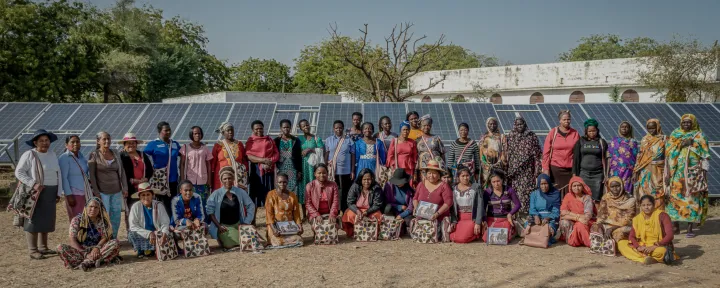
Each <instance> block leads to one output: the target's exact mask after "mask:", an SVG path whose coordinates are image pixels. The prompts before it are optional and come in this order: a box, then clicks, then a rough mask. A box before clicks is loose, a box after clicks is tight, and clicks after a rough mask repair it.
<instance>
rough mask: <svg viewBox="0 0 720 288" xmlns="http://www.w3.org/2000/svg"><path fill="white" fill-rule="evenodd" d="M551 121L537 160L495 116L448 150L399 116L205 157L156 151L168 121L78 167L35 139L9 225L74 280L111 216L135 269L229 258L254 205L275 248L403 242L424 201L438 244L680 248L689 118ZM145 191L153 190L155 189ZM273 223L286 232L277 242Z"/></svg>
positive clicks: (428, 128) (686, 218)
mask: <svg viewBox="0 0 720 288" xmlns="http://www.w3.org/2000/svg"><path fill="white" fill-rule="evenodd" d="M558 119H559V125H558V126H557V127H555V128H553V129H551V130H550V132H549V134H548V136H547V137H546V139H545V143H544V146H543V147H544V149H541V146H540V143H539V141H538V137H537V135H536V134H535V133H534V132H533V131H530V130H529V129H528V126H527V123H526V122H525V119H523V118H522V117H517V118H516V119H515V122H514V126H513V127H512V131H511V132H509V133H507V134H505V133H502V132H501V131H500V128H499V127H500V125H499V122H498V120H497V119H495V118H489V119H487V121H486V127H485V128H486V131H485V132H484V133H483V134H482V135H481V137H480V139H479V140H472V139H470V137H469V135H470V126H469V125H467V124H466V123H461V124H460V125H459V126H458V131H459V136H460V137H459V138H458V139H456V140H454V141H453V142H451V143H450V145H449V147H446V146H445V145H444V144H443V140H442V139H440V137H439V136H438V135H435V134H433V133H432V127H433V119H432V118H431V117H430V116H429V115H425V116H422V117H420V115H419V114H418V113H416V112H410V113H408V114H407V117H406V121H403V122H402V123H401V124H400V129H399V132H400V133H397V134H396V133H394V132H392V123H391V120H390V118H389V117H386V116H385V117H382V118H380V121H379V123H378V129H379V131H378V132H377V133H376V132H375V126H374V125H373V124H372V123H370V122H364V123H363V122H362V114H361V113H354V114H353V124H352V127H350V129H347V130H346V129H345V127H344V123H343V122H342V121H339V120H338V121H335V123H334V124H333V132H334V133H333V134H334V135H332V136H330V137H328V138H326V139H324V140H323V139H321V138H319V137H318V136H316V135H314V134H312V133H311V129H310V127H311V126H310V123H309V122H308V121H307V120H301V121H300V122H299V123H298V126H299V128H300V130H301V131H302V132H303V133H302V135H298V136H294V135H292V133H291V131H292V130H293V129H292V127H291V122H290V121H289V120H282V121H280V131H281V134H280V136H278V137H276V138H275V139H272V138H270V137H269V136H266V135H265V133H264V124H263V123H262V122H260V121H255V122H253V123H252V125H251V127H250V128H251V129H252V136H250V138H248V139H247V140H246V141H245V143H244V144H243V143H242V142H241V141H239V140H237V139H235V137H234V136H235V127H234V126H233V125H232V124H231V123H227V122H225V123H222V125H220V127H219V128H218V129H217V130H216V132H217V133H220V134H222V137H221V140H219V141H218V142H217V143H215V145H214V146H213V148H212V150H211V151H210V150H208V148H206V144H205V143H203V142H202V140H203V137H204V134H203V130H202V128H201V127H198V126H194V127H192V128H191V129H190V133H189V135H188V137H189V140H190V141H189V143H188V144H184V145H181V144H179V143H178V142H177V141H175V140H173V139H171V137H170V136H171V135H172V133H171V127H170V124H169V123H166V122H160V123H159V124H158V125H157V131H158V138H157V139H156V140H153V141H150V142H147V143H144V144H145V145H146V146H145V148H144V150H143V151H139V150H138V144H143V141H141V140H140V139H137V138H136V137H135V135H134V134H132V133H127V134H126V135H124V137H123V138H122V139H121V140H120V141H117V143H118V144H120V145H122V151H120V152H117V151H115V150H114V149H112V148H111V144H112V140H111V135H109V134H108V133H106V132H99V133H98V134H97V138H96V142H97V144H96V149H95V150H94V151H93V152H91V153H90V155H88V157H87V158H86V156H85V155H83V154H82V153H80V138H79V137H78V136H70V137H68V138H67V139H65V143H66V148H67V151H66V152H64V153H63V154H61V155H60V157H56V155H54V153H53V152H52V151H50V150H49V147H50V143H51V142H53V141H56V140H57V136H55V135H54V134H53V133H50V132H47V131H45V130H38V131H36V133H35V135H34V136H33V138H32V140H31V141H28V142H27V144H28V145H30V146H31V147H32V148H33V149H32V150H29V151H28V152H26V153H24V154H23V155H22V157H21V158H20V160H19V162H18V166H17V169H16V171H15V174H16V176H17V178H18V179H19V180H20V182H21V183H22V184H23V185H25V186H27V187H29V188H31V189H34V191H38V192H39V194H38V197H37V199H36V202H35V203H33V205H34V209H33V210H32V211H33V213H32V215H30V216H29V218H30V219H28V220H31V221H25V222H24V223H23V224H22V225H23V226H24V229H25V231H26V235H27V242H28V248H29V250H30V256H31V257H32V258H33V259H43V258H45V257H46V255H48V254H56V253H60V254H61V259H63V261H64V263H65V265H66V266H68V267H74V268H83V269H88V268H91V267H99V266H100V265H102V264H103V263H110V262H116V261H119V260H120V259H121V258H120V257H119V256H118V252H117V250H118V248H117V247H118V245H117V240H116V239H117V232H118V230H119V229H118V228H119V225H120V217H121V211H123V210H124V211H126V213H125V215H126V216H125V217H126V223H128V226H126V230H127V231H129V232H128V239H129V240H130V242H132V244H133V247H134V249H135V251H136V252H137V255H138V257H147V256H151V255H153V254H154V253H155V252H154V250H155V248H156V247H157V241H160V243H161V244H162V243H166V242H167V241H168V239H169V238H172V237H177V236H174V235H176V234H173V233H172V232H171V231H176V230H182V229H189V230H190V231H196V230H197V231H205V230H204V229H207V232H208V233H209V234H210V235H211V236H212V237H213V238H215V239H217V240H218V242H219V243H220V245H221V246H222V247H223V248H225V249H232V248H233V247H235V246H238V245H240V243H239V242H240V240H239V239H238V233H237V231H239V230H242V231H244V230H245V229H248V226H250V227H253V225H254V223H255V210H256V207H262V206H265V212H266V225H267V226H268V227H267V228H268V229H267V231H268V232H267V235H266V236H267V238H268V240H269V242H270V244H271V246H272V247H279V248H284V247H297V246H302V238H301V237H300V236H299V235H301V234H302V232H303V230H302V223H303V222H304V221H305V220H306V219H307V220H308V221H310V222H311V223H318V222H319V221H329V222H330V223H332V224H337V226H338V227H342V229H343V230H345V232H346V234H347V235H348V236H352V235H353V234H354V229H353V227H354V226H355V225H359V224H361V223H363V221H364V220H365V219H375V220H376V221H378V222H382V221H383V218H384V217H387V218H395V219H396V220H402V222H403V223H405V226H406V230H407V232H409V233H410V234H412V230H413V229H412V227H413V226H414V225H415V224H417V219H416V216H418V215H417V214H418V212H419V211H416V210H418V209H417V207H419V205H424V204H427V203H431V204H434V205H436V209H435V210H433V211H431V212H432V213H431V214H430V215H429V216H428V215H426V216H425V218H428V219H426V220H430V221H436V223H437V224H438V225H437V227H438V228H437V231H436V233H437V236H438V238H439V239H441V241H453V242H457V243H467V242H471V241H474V240H477V239H481V238H482V239H483V241H487V238H486V237H487V236H488V235H487V233H486V231H487V229H488V228H489V227H494V228H505V229H507V231H508V232H509V233H508V240H512V238H513V237H514V236H515V235H516V234H520V233H521V231H522V230H524V229H526V227H528V226H533V225H547V227H549V229H550V234H551V237H549V240H548V241H549V244H552V243H554V242H556V241H566V242H567V243H568V244H569V245H571V246H588V247H590V246H592V245H595V244H593V243H592V241H591V237H590V235H591V234H597V235H600V236H598V237H599V238H598V239H602V240H604V241H614V242H613V243H615V245H617V247H618V248H617V250H619V251H620V253H622V254H623V255H625V256H627V257H628V258H630V259H632V260H637V261H641V262H646V263H649V262H652V261H653V260H662V257H660V258H658V257H659V256H658V255H660V254H661V253H660V252H663V253H664V251H666V250H663V249H665V248H664V247H666V246H667V245H668V244H669V243H672V241H671V240H672V236H673V234H674V233H671V232H675V233H679V231H678V230H679V226H678V224H679V222H687V223H689V226H688V230H687V234H686V236H687V237H688V238H692V237H694V232H693V228H694V226H693V224H702V223H703V222H704V220H705V218H706V217H707V206H708V192H707V176H706V175H707V174H706V172H707V169H708V166H709V165H708V161H709V158H710V156H709V153H708V143H707V138H706V137H705V135H704V134H703V133H702V130H700V127H699V125H698V123H697V119H696V118H695V116H694V115H690V114H687V115H683V116H682V118H681V122H680V127H679V128H677V129H675V130H674V131H673V132H672V133H671V134H670V135H667V136H666V135H664V134H663V132H662V129H661V126H660V122H659V121H658V120H657V119H650V120H648V122H647V126H646V128H647V131H648V134H647V135H646V136H645V137H643V139H642V141H640V142H638V141H636V140H635V139H634V134H633V127H632V125H631V124H630V123H629V122H626V121H624V122H622V123H621V124H620V127H619V128H618V133H617V134H618V136H615V137H613V138H612V139H611V141H609V144H608V142H607V141H605V140H604V139H602V138H601V136H600V124H599V123H598V122H597V121H596V120H594V119H587V120H586V121H585V122H584V123H583V124H584V125H583V126H584V134H583V135H580V134H579V133H578V131H577V130H575V129H574V128H572V127H571V125H570V123H571V114H570V112H569V111H561V112H560V113H559V115H558ZM160 181H165V186H164V187H166V188H167V189H165V190H164V191H163V189H157V187H158V186H157V185H158V183H159V182H160ZM151 183H154V184H151ZM160 187H163V186H162V185H161V186H160ZM61 197H64V198H65V200H66V201H65V202H66V205H65V206H66V207H67V213H68V217H69V219H70V221H71V222H70V235H69V236H70V237H69V239H70V241H69V244H68V245H60V246H58V250H59V251H53V250H52V249H49V248H48V244H47V233H49V232H53V231H54V229H55V203H56V201H59V200H60V199H61ZM423 202H427V203H423ZM646 202H647V203H650V204H652V205H650V204H647V203H646ZM11 204H12V203H11ZM15 204H16V207H17V206H18V205H19V204H23V203H15ZM424 212H427V211H424ZM523 219H524V220H525V221H524V222H525V223H524V224H523V223H521V222H523ZM281 222H282V223H285V222H293V223H295V224H296V225H297V226H299V231H295V232H296V233H291V234H289V235H288V233H285V232H286V231H285V229H286V228H285V226H282V227H283V228H280V227H281V226H280V225H279V223H281ZM671 222H673V223H674V226H673V224H669V223H671ZM282 225H286V224H282ZM313 227H315V225H313ZM669 227H673V228H669ZM661 228H662V229H661ZM659 229H660V230H659ZM670 229H673V230H674V231H670ZM252 233H256V232H252ZM593 239H594V238H593ZM38 242H39V245H38ZM508 242H509V241H508ZM648 259H650V260H648Z"/></svg>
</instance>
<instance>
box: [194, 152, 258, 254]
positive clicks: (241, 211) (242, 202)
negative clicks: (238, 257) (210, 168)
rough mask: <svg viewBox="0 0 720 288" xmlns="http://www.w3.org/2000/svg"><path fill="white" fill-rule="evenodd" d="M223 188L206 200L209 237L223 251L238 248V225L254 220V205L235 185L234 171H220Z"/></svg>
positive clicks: (246, 194) (226, 168) (224, 168)
mask: <svg viewBox="0 0 720 288" xmlns="http://www.w3.org/2000/svg"><path fill="white" fill-rule="evenodd" d="M218 174H219V176H220V181H221V182H222V185H223V187H221V188H220V189H217V190H215V191H214V192H213V193H212V194H211V195H210V197H209V198H208V200H207V209H206V210H207V214H208V215H209V217H210V225H209V226H210V227H209V229H208V230H209V232H210V235H211V236H212V237H213V238H215V239H216V240H217V241H218V244H220V247H222V248H223V249H224V251H226V252H227V251H230V249H232V248H234V247H236V246H240V232H239V231H238V228H239V226H240V224H243V225H249V224H250V223H252V221H253V219H254V218H255V203H253V201H252V200H251V199H250V196H249V195H248V193H247V192H245V190H243V189H242V188H238V187H236V186H234V185H235V170H233V169H232V167H230V166H227V167H223V168H222V169H220V173H218Z"/></svg>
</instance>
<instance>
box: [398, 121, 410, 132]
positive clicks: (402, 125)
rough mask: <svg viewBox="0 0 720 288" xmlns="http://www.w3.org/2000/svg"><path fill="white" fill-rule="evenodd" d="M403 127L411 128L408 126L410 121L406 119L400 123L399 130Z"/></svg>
mask: <svg viewBox="0 0 720 288" xmlns="http://www.w3.org/2000/svg"><path fill="white" fill-rule="evenodd" d="M403 127H408V130H412V127H411V126H410V122H409V121H407V120H405V121H403V122H401V123H400V130H402V128H403Z"/></svg>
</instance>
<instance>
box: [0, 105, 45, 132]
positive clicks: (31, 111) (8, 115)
mask: <svg viewBox="0 0 720 288" xmlns="http://www.w3.org/2000/svg"><path fill="white" fill-rule="evenodd" d="M47 106H48V104H47V103H8V104H7V105H6V106H5V108H4V109H3V110H2V111H1V112H0V139H14V138H15V137H17V136H18V134H20V132H22V131H23V130H25V127H27V126H28V125H29V124H30V122H31V121H33V119H35V117H37V116H38V115H39V114H40V112H42V110H43V109H45V107H47Z"/></svg>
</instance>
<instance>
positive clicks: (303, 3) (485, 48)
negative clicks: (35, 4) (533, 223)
mask: <svg viewBox="0 0 720 288" xmlns="http://www.w3.org/2000/svg"><path fill="white" fill-rule="evenodd" d="M85 2H89V3H92V4H94V5H96V6H98V7H100V8H108V7H110V6H112V5H113V4H114V3H115V0H86V1H85ZM145 3H147V4H150V5H152V6H154V7H155V8H159V9H162V10H163V11H164V14H163V15H164V16H165V17H166V18H170V17H173V16H176V15H179V16H181V17H183V18H184V19H187V20H190V21H192V22H195V23H197V24H201V25H203V26H204V28H205V30H206V36H207V37H208V38H209V40H210V43H209V44H208V50H209V51H210V53H212V54H214V55H216V57H218V58H219V59H221V60H227V61H228V62H229V63H239V62H241V61H243V60H245V59H247V58H250V57H253V58H261V59H275V60H278V61H280V62H283V63H285V64H288V65H289V66H291V67H292V66H293V59H295V58H297V57H298V56H299V54H300V50H302V48H303V47H305V46H307V45H312V44H315V43H318V42H320V41H322V40H323V39H326V38H328V36H329V34H328V27H329V24H330V23H337V26H338V28H339V30H340V32H341V33H342V34H344V35H347V36H351V37H359V36H360V33H359V32H358V30H357V29H358V28H361V27H362V26H363V24H365V23H367V24H369V30H370V38H371V40H372V41H373V42H375V43H378V41H384V40H383V37H384V36H386V35H387V34H389V33H390V31H391V29H392V28H393V26H394V25H396V24H399V23H404V22H412V23H414V25H415V26H414V32H415V35H423V34H424V35H427V36H428V39H431V40H435V39H437V38H438V37H439V36H440V35H441V34H444V35H445V37H446V39H447V42H452V43H453V44H456V45H460V46H463V47H465V48H467V49H470V50H471V51H473V52H476V53H481V54H486V55H492V56H496V57H498V58H500V59H501V60H502V61H503V62H504V61H511V62H512V63H514V64H534V63H547V62H554V61H556V59H557V56H558V54H560V53H562V52H565V51H568V50H569V49H571V48H573V47H575V46H576V45H577V41H578V40H579V39H580V38H581V37H583V36H589V35H591V34H617V35H620V37H621V38H634V37H650V38H653V39H656V40H659V41H667V40H670V39H672V37H673V36H674V35H681V36H686V37H687V36H690V37H694V38H697V39H699V40H700V41H702V42H704V43H706V44H711V43H713V42H714V41H715V40H718V39H720V32H718V31H719V30H718V27H720V25H719V24H720V18H719V17H717V11H720V1H717V0H702V1H701V0H686V1H673V0H631V1H620V0H606V1H580V0H577V1H570V0H536V1H532V0H525V1H515V0H503V1H479V0H477V1H471V0H467V1H461V0H447V1H440V0H435V1H426V0H418V1H408V0H406V1H392V0H385V1H381V0H362V1H343V0H336V1H329V0H328V1H319V0H299V1H298V0H285V1H280V0H258V1H244V0H150V1H142V0H138V5H141V4H145Z"/></svg>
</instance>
